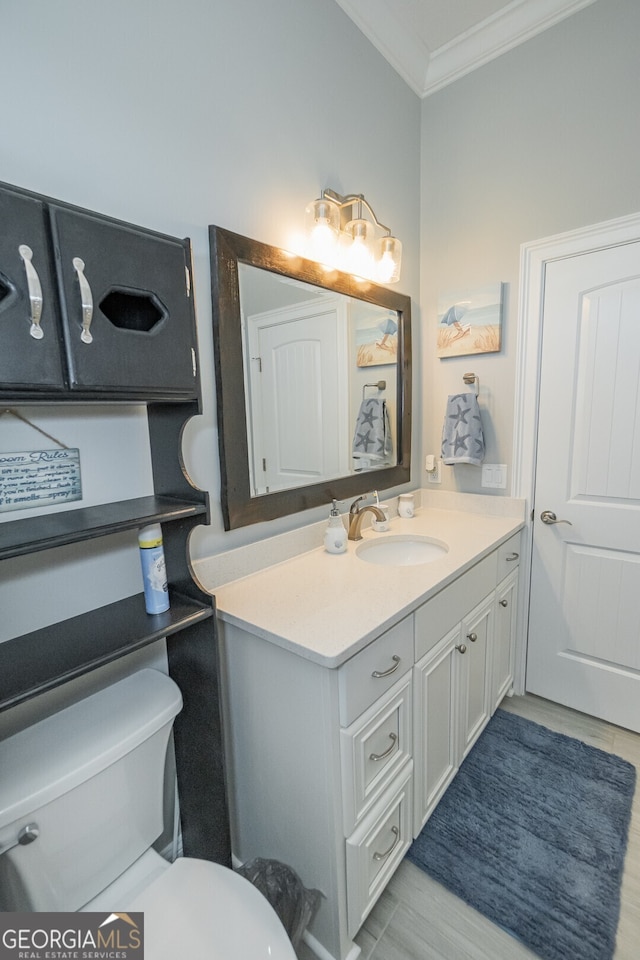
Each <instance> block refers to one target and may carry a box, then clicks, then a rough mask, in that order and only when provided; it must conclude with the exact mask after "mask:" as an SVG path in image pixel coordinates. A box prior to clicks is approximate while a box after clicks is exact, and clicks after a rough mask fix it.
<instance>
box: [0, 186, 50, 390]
mask: <svg viewBox="0 0 640 960" xmlns="http://www.w3.org/2000/svg"><path fill="white" fill-rule="evenodd" d="M57 303H58V293H57V290H56V285H55V278H54V276H53V274H52V270H51V260H50V256H49V248H48V243H47V229H46V214H45V207H44V204H43V203H42V202H41V201H40V200H38V199H37V198H35V197H30V196H27V195H23V194H21V193H14V192H13V191H12V190H7V189H5V188H2V187H0V384H2V385H3V386H5V387H9V386H10V387H11V388H13V389H17V390H22V389H25V390H29V391H34V390H36V391H38V390H47V391H51V390H54V391H55V390H61V389H62V388H63V386H64V377H63V369H62V353H61V345H60V326H59V322H58V310H57Z"/></svg>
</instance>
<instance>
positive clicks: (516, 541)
mask: <svg viewBox="0 0 640 960" xmlns="http://www.w3.org/2000/svg"><path fill="white" fill-rule="evenodd" d="M497 552H498V583H500V581H501V580H502V579H503V578H504V577H506V576H507V574H509V573H511V572H512V571H513V570H515V569H516V567H517V566H518V565H519V563H520V534H519V533H516V534H514V535H513V537H509V539H508V540H507V542H506V543H503V544H502V546H500V547H498V551H497Z"/></svg>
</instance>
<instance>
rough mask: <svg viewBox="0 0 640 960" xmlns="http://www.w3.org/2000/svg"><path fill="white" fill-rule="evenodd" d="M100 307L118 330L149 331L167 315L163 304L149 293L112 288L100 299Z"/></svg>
mask: <svg viewBox="0 0 640 960" xmlns="http://www.w3.org/2000/svg"><path fill="white" fill-rule="evenodd" d="M100 309H101V311H102V312H103V314H104V315H105V317H106V318H107V320H109V321H110V323H112V324H113V325H114V327H118V328H119V329H120V330H136V331H137V332H138V333H149V332H150V331H151V330H153V329H154V328H155V327H157V326H158V324H159V323H162V321H163V320H164V319H165V318H166V317H167V316H168V310H167V309H166V307H165V306H163V304H162V303H161V302H160V301H159V300H158V299H157V297H155V296H153V295H152V294H150V293H142V292H138V291H134V290H119V289H117V288H116V289H113V290H110V291H109V293H108V294H107V295H106V296H105V297H103V298H102V300H101V301H100Z"/></svg>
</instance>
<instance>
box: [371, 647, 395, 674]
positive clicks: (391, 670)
mask: <svg viewBox="0 0 640 960" xmlns="http://www.w3.org/2000/svg"><path fill="white" fill-rule="evenodd" d="M391 659H392V660H393V666H392V667H389V669H388V670H382V671H380V670H374V671H373V673H372V674H371V676H372V677H374V678H375V679H376V680H380V679H381V678H382V677H390V676H391V674H392V673H395V672H396V670H397V669H398V667H399V666H400V657H399V656H397V654H395V653H394V655H393V656H392V657H391Z"/></svg>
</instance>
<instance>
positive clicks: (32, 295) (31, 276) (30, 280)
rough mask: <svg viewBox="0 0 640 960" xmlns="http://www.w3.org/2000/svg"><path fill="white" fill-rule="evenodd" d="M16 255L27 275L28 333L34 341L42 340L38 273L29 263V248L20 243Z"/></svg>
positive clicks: (30, 258) (40, 291) (41, 301)
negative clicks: (29, 313)
mask: <svg viewBox="0 0 640 960" xmlns="http://www.w3.org/2000/svg"><path fill="white" fill-rule="evenodd" d="M18 253H19V254H20V256H21V257H22V262H23V263H24V272H25V273H26V275H27V288H28V290H29V304H30V306H31V327H30V329H29V333H30V334H31V336H32V337H33V339H34V340H42V338H43V337H44V330H43V329H42V327H41V326H40V318H41V317H42V304H43V299H42V285H41V283H40V277H39V276H38V272H37V270H36V268H35V267H34V265H33V264H32V262H31V260H32V258H33V250H32V249H31V247H28V246H27V245H26V243H21V244H20V246H19V247H18Z"/></svg>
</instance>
